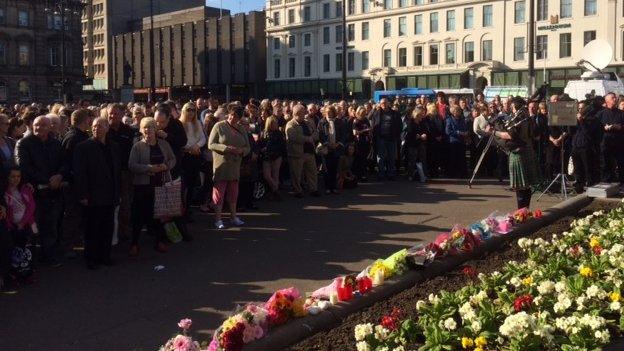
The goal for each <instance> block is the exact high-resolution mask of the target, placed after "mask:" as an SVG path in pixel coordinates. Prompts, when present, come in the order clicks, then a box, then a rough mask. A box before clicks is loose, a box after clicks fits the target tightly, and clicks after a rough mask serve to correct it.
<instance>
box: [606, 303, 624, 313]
mask: <svg viewBox="0 0 624 351" xmlns="http://www.w3.org/2000/svg"><path fill="white" fill-rule="evenodd" d="M621 307H622V306H621V305H620V303H619V302H618V301H613V302H611V304H610V305H609V308H610V309H611V311H619V310H620V308H621Z"/></svg>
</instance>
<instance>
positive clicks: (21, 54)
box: [17, 44, 30, 66]
mask: <svg viewBox="0 0 624 351" xmlns="http://www.w3.org/2000/svg"><path fill="white" fill-rule="evenodd" d="M17 52H18V56H17V63H18V65H20V66H28V65H30V46H28V44H19V46H18V50H17Z"/></svg>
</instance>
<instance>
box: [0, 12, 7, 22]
mask: <svg viewBox="0 0 624 351" xmlns="http://www.w3.org/2000/svg"><path fill="white" fill-rule="evenodd" d="M0 24H6V14H5V13H4V9H3V8H0Z"/></svg>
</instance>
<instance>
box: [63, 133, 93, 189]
mask: <svg viewBox="0 0 624 351" xmlns="http://www.w3.org/2000/svg"><path fill="white" fill-rule="evenodd" d="M87 139H89V134H87V133H86V132H83V131H82V130H80V129H78V128H76V127H74V126H71V127H69V131H68V132H67V134H65V137H64V138H63V141H62V142H61V145H62V146H63V150H64V152H65V156H64V157H65V164H66V168H67V169H68V170H69V172H70V178H69V179H68V180H69V181H70V182H73V178H74V167H73V163H74V150H75V149H76V145H78V144H80V143H82V142H83V141H85V140H87Z"/></svg>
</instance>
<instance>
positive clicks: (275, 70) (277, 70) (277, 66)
mask: <svg viewBox="0 0 624 351" xmlns="http://www.w3.org/2000/svg"><path fill="white" fill-rule="evenodd" d="M280 68H281V64H280V59H275V61H274V62H273V76H274V77H275V78H279V77H280V74H281V72H280Z"/></svg>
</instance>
